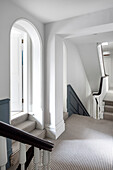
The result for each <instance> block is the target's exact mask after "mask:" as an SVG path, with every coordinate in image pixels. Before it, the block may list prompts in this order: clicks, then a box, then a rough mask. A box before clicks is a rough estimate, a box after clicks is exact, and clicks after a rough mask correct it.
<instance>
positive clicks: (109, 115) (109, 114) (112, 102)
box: [103, 90, 113, 121]
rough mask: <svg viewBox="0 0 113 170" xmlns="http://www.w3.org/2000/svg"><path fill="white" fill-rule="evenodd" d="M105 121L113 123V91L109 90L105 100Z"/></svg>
mask: <svg viewBox="0 0 113 170" xmlns="http://www.w3.org/2000/svg"><path fill="white" fill-rule="evenodd" d="M104 103H105V106H104V114H103V119H105V120H111V121H113V91H112V90H109V91H108V93H107V94H106V96H105V98H104Z"/></svg>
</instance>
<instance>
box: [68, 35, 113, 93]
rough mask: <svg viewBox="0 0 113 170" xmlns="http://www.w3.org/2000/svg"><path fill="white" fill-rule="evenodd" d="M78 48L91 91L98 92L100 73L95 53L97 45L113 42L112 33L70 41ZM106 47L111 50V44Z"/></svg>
mask: <svg viewBox="0 0 113 170" xmlns="http://www.w3.org/2000/svg"><path fill="white" fill-rule="evenodd" d="M70 40H71V41H72V42H73V43H75V45H76V46H77V48H78V51H79V54H80V56H81V60H82V62H83V65H84V69H85V72H86V75H87V78H88V81H89V83H90V86H91V89H92V91H98V89H99V83H100V77H101V71H100V65H99V59H98V52H97V43H102V42H106V41H107V42H113V32H106V33H101V34H94V35H89V36H82V37H77V38H71V39H70ZM109 44H110V46H109V47H106V48H109V49H110V50H112V49H113V46H112V45H113V43H109Z"/></svg>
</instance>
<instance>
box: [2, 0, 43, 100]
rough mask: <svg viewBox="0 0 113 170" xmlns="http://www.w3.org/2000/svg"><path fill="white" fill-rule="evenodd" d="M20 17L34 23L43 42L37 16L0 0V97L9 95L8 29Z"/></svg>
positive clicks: (40, 24) (41, 29)
mask: <svg viewBox="0 0 113 170" xmlns="http://www.w3.org/2000/svg"><path fill="white" fill-rule="evenodd" d="M20 18H25V19H27V20H29V21H30V22H31V23H33V24H34V25H35V27H36V28H37V30H38V31H39V33H40V35H41V38H42V41H43V43H44V25H43V24H42V23H41V22H40V21H38V20H37V18H35V17H34V16H32V15H31V14H29V13H27V12H26V11H24V10H23V9H21V8H19V7H18V6H16V5H13V4H12V3H11V2H10V1H8V0H3V1H0V99H4V98H9V97H10V71H9V70H10V30H11V27H12V25H13V23H14V22H15V21H16V20H17V19H20ZM43 84H44V83H43Z"/></svg>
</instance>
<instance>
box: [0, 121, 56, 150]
mask: <svg viewBox="0 0 113 170" xmlns="http://www.w3.org/2000/svg"><path fill="white" fill-rule="evenodd" d="M0 136H3V137H6V138H10V139H13V140H16V141H18V142H21V143H24V144H28V145H32V146H34V147H37V148H39V149H44V150H47V151H52V148H53V147H54V144H53V143H51V142H49V141H46V140H44V139H40V138H37V137H35V136H33V135H31V134H30V133H27V132H25V131H23V130H20V129H18V128H15V127H13V126H12V125H9V124H7V123H4V122H2V121H0Z"/></svg>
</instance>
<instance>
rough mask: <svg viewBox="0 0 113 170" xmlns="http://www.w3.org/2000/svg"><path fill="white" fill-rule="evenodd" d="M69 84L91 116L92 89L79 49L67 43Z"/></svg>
mask: <svg viewBox="0 0 113 170" xmlns="http://www.w3.org/2000/svg"><path fill="white" fill-rule="evenodd" d="M66 46H67V52H68V54H67V83H68V84H70V85H71V86H72V87H73V89H74V90H75V92H76V94H77V95H78V97H79V98H80V100H81V102H82V103H83V105H84V106H85V107H86V109H87V111H88V112H89V114H91V110H90V109H91V106H90V97H91V88H90V85H89V82H88V79H87V76H86V73H85V70H84V66H83V64H82V60H81V57H80V54H79V51H78V49H77V47H76V46H75V45H74V44H73V43H72V42H70V41H67V43H66Z"/></svg>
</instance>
